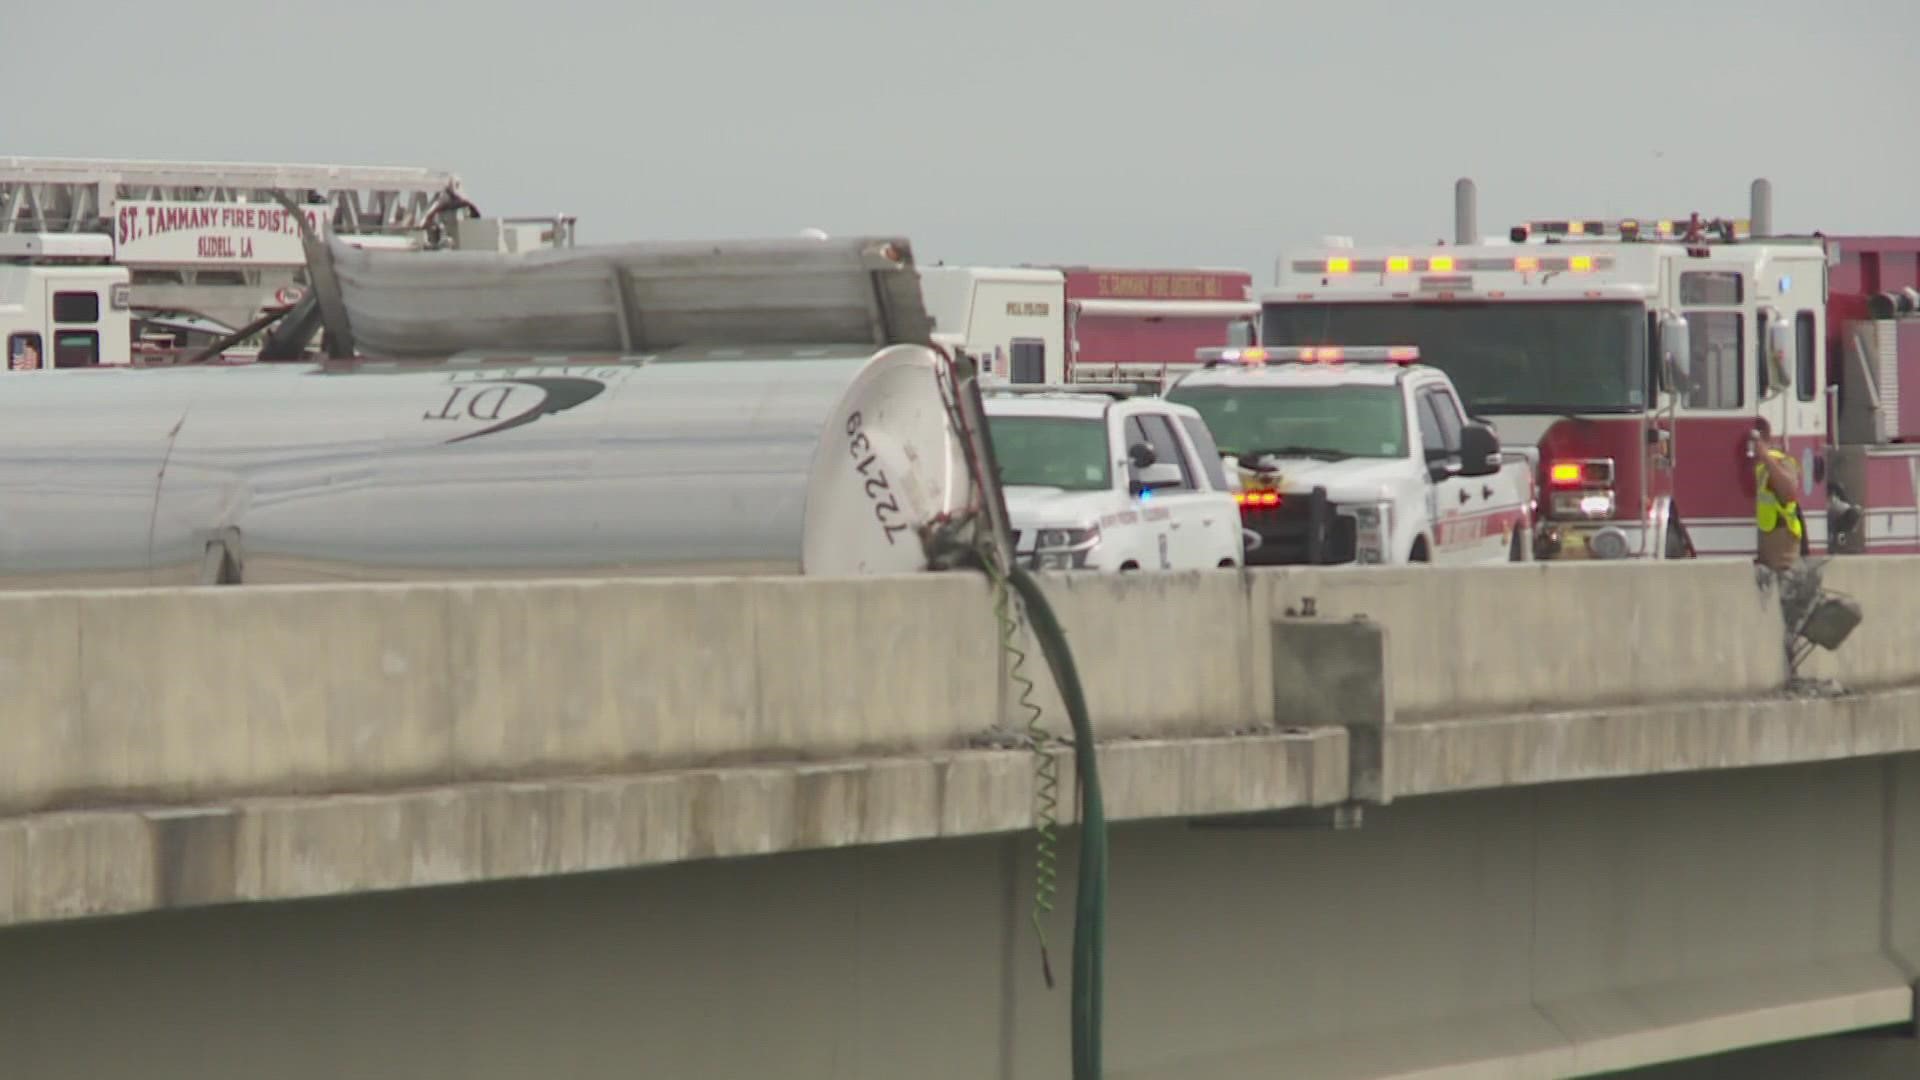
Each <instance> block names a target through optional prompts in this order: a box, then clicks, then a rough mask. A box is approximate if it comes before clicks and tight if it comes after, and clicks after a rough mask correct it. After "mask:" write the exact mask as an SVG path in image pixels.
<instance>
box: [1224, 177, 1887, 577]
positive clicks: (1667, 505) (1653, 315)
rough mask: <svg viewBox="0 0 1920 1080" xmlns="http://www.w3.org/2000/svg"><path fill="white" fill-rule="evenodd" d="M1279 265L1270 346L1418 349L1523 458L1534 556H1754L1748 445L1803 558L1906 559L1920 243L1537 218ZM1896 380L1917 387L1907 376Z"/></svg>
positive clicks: (1689, 224) (1266, 323) (1264, 320)
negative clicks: (1777, 461) (1770, 459)
mask: <svg viewBox="0 0 1920 1080" xmlns="http://www.w3.org/2000/svg"><path fill="white" fill-rule="evenodd" d="M1457 197H1458V202H1457V215H1458V220H1457V222H1456V229H1455V243H1454V244H1453V245H1446V244H1444V243H1443V244H1435V245H1407V246H1396V247H1390V248H1382V249H1369V250H1361V249H1355V248H1328V249H1321V250H1315V251H1311V252H1302V253H1299V254H1297V255H1295V256H1292V257H1289V258H1288V259H1286V260H1284V265H1283V268H1282V271H1281V274H1280V279H1279V281H1278V283H1277V285H1276V287H1275V288H1274V289H1272V290H1271V291H1268V292H1266V293H1265V294H1263V295H1262V297H1261V304H1262V308H1261V320H1260V338H1261V341H1262V343H1263V344H1266V345H1271V346H1288V345H1368V344H1373V343H1377V342H1382V341H1392V342H1402V343H1406V344H1409V345H1417V346H1418V347H1419V348H1420V352H1421V356H1422V358H1423V360H1424V362H1426V363H1428V364H1431V365H1433V366H1435V367H1438V368H1441V369H1442V370H1444V371H1446V372H1447V373H1448V375H1450V376H1451V377H1452V378H1453V380H1454V382H1455V384H1456V385H1457V386H1458V387H1459V388H1460V391H1461V393H1462V394H1463V395H1464V396H1465V397H1466V399H1467V405H1468V408H1469V410H1470V411H1471V412H1473V413H1474V415H1476V416H1477V417H1480V418H1483V419H1485V420H1488V421H1489V422H1492V423H1493V424H1495V425H1496V427H1497V428H1498V430H1499V433H1500V436H1501V441H1502V442H1503V443H1504V444H1505V445H1506V446H1507V447H1508V448H1509V449H1515V450H1520V451H1522V452H1524V453H1526V454H1527V455H1528V456H1529V457H1530V458H1531V459H1532V460H1533V461H1534V464H1535V468H1536V469H1537V477H1538V487H1539V490H1540V491H1541V495H1540V505H1539V506H1538V508H1537V511H1538V512H1537V515H1536V520H1537V521H1538V525H1537V527H1536V532H1535V538H1534V541H1535V542H1534V553H1535V555H1536V557H1539V558H1576V559H1578V558H1603V559H1617V558H1676V557H1687V556H1690V555H1696V554H1697V555H1702V556H1709V555H1712V556H1719V555H1726V556H1732V555H1751V553H1752V552H1753V550H1754V545H1755V542H1756V532H1755V528H1754V521H1753V497H1754V467H1753V460H1754V459H1753V457H1752V453H1753V450H1752V442H1751V438H1750V435H1751V432H1752V430H1753V428H1754V422H1755V419H1756V418H1765V419H1766V420H1767V421H1768V423H1769V425H1770V427H1771V429H1772V431H1773V432H1774V434H1775V435H1776V436H1780V437H1782V438H1784V440H1785V442H1786V444H1787V447H1788V449H1789V451H1790V452H1791V453H1792V454H1793V456H1794V457H1795V458H1796V459H1797V460H1798V462H1799V463H1800V466H1801V474H1802V478H1803V481H1802V486H1803V490H1804V493H1805V494H1804V497H1803V499H1802V502H1801V512H1802V516H1803V518H1804V520H1805V523H1806V532H1807V536H1808V544H1807V550H1808V551H1809V552H1810V553H1822V552H1828V551H1832V552H1836V553H1844V552H1901V551H1907V552H1910V551H1920V394H1914V395H1910V398H1911V400H1910V399H1903V398H1902V397H1901V395H1900V386H1901V383H1902V381H1903V379H1904V381H1906V382H1907V383H1908V384H1910V385H1911V384H1913V383H1914V382H1916V381H1920V292H1917V291H1916V289H1917V288H1920V238H1890V237H1831V236H1821V235H1818V234H1814V235H1808V236H1779V235H1773V234H1772V233H1771V229H1770V221H1771V188H1770V186H1769V185H1768V184H1767V182H1766V181H1764V180H1760V181H1756V182H1755V183H1754V185H1753V207H1752V216H1751V218H1750V219H1748V220H1740V221H1735V220H1728V219H1713V220H1702V219H1701V218H1700V217H1699V216H1698V215H1688V216H1686V217H1684V218H1669V219H1632V220H1615V221H1599V220H1587V219H1578V218H1570V219H1563V220H1551V221H1534V222H1531V223H1528V224H1526V225H1521V226H1518V227H1515V228H1513V229H1512V230H1510V231H1509V233H1508V234H1507V236H1505V237H1503V238H1494V239H1490V240H1489V239H1482V238H1480V237H1479V236H1478V234H1477V231H1476V229H1475V226H1474V223H1473V219H1474V214H1475V210H1474V191H1473V185H1472V182H1471V181H1468V180H1463V181H1461V183H1460V187H1459V189H1458V191H1457ZM1906 376H1912V378H1905V377H1906Z"/></svg>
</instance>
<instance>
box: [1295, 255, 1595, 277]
mask: <svg viewBox="0 0 1920 1080" xmlns="http://www.w3.org/2000/svg"><path fill="white" fill-rule="evenodd" d="M1611 269H1613V256H1611V255H1557V256H1547V255H1499V256H1474V257H1471V258H1468V257H1464V256H1457V255H1431V256H1423V257H1420V258H1415V257H1413V256H1411V255H1391V256H1388V257H1387V258H1384V259H1355V258H1351V257H1349V256H1346V255H1334V256H1330V257H1328V258H1325V259H1296V260H1294V263H1293V271H1294V273H1296V274H1325V275H1327V276H1329V277H1340V276H1343V275H1347V274H1414V273H1421V274H1453V273H1465V272H1469V271H1474V270H1482V271H1487V270H1491V271H1514V272H1518V273H1523V274H1530V273H1548V272H1569V273H1575V274H1585V273H1591V272H1592V271H1595V270H1611Z"/></svg>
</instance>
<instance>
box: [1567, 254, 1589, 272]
mask: <svg viewBox="0 0 1920 1080" xmlns="http://www.w3.org/2000/svg"><path fill="white" fill-rule="evenodd" d="M1567 269H1569V270H1574V271H1581V272H1584V271H1587V270H1591V269H1593V256H1591V255H1575V256H1574V257H1573V258H1571V259H1568V260H1567Z"/></svg>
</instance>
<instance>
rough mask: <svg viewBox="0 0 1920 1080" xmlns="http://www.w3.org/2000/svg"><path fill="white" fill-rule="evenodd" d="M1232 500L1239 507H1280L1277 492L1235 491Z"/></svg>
mask: <svg viewBox="0 0 1920 1080" xmlns="http://www.w3.org/2000/svg"><path fill="white" fill-rule="evenodd" d="M1233 500H1234V501H1235V502H1237V503H1239V504H1240V505H1241V506H1247V507H1260V506H1265V507H1274V506H1279V505H1280V493H1279V492H1277V491H1236V492H1234V493H1233Z"/></svg>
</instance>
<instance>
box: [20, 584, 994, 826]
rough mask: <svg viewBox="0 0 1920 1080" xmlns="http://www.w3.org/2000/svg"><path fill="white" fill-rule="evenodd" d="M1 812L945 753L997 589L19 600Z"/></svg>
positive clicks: (541, 589)
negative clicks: (726, 763) (989, 601)
mask: <svg viewBox="0 0 1920 1080" xmlns="http://www.w3.org/2000/svg"><path fill="white" fill-rule="evenodd" d="M0 626H5V627H7V628H8V629H7V630H6V631H5V632H4V633H5V636H4V637H0V676H4V679H0V695H4V696H0V707H3V708H5V711H6V715H7V719H8V723H7V724H5V725H0V813H4V812H7V811H13V812H19V811H24V810H33V809H40V808H47V807H59V806H75V805H81V806H84V805H98V804H101V803H111V802H116V801H117V802H127V801H137V800H165V801H183V802H191V801H204V800H206V799H210V798H219V797H227V796H237V795H247V794H265V793H271V794H298V793H310V792H326V791H355V790H377V789H381V788H387V787H395V786H401V785H413V784H422V783H448V782H457V781H462V780H471V779H485V778H504V777H517V776H539V775H553V774H556V773H562V772H619V771H626V770H631V769H634V768H639V767H652V768H670V767H675V766H680V765H689V764H704V763H712V762H719V761H729V760H743V759H745V760H752V759H763V760H764V759H774V760H792V759H807V758H820V757H828V758H830V757H840V756H845V755H848V754H861V753H880V752H897V751H902V750H917V749H939V748H949V747H954V746H959V745H964V743H965V740H966V739H967V738H968V737H969V736H971V735H973V734H976V733H978V732H982V731H985V730H987V729H989V728H991V727H992V726H994V723H995V720H996V717H997V709H998V674H997V673H998V670H999V664H1000V658H999V651H998V648H997V645H996V643H995V641H994V638H993V634H992V626H993V623H992V621H991V616H990V614H989V612H988V607H987V590H986V588H985V586H984V584H983V582H982V581H981V580H980V579H978V578H977V577H971V576H965V575H929V576H924V577H921V578H918V579H914V580H911V581H905V582H901V581H885V580H862V581H852V582H837V583H832V584H823V583H820V582H814V581H799V580H778V579H771V580H754V581H746V580H740V581H729V580H706V581H700V580H687V581H670V582H661V581H639V582H626V581H608V582H591V583H583V582H543V583H533V584H489V585H453V586H441V587H417V586H371V587H355V588H338V587H283V588H263V589H189V590H138V591H128V592H122V593H112V592H106V593H80V594H58V595H56V594H20V595H10V596H6V597H0Z"/></svg>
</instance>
